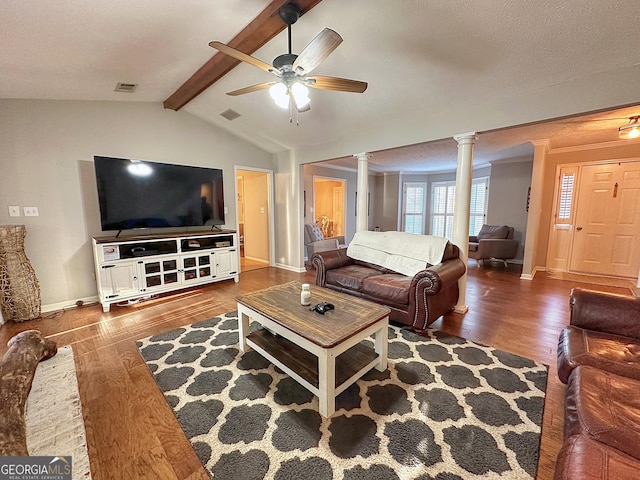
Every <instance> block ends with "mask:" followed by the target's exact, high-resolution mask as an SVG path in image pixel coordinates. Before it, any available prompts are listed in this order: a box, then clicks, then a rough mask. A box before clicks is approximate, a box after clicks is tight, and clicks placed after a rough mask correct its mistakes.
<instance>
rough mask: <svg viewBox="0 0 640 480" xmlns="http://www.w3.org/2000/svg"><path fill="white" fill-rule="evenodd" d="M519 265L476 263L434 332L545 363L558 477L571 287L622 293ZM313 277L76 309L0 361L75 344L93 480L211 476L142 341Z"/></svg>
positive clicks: (546, 452)
mask: <svg viewBox="0 0 640 480" xmlns="http://www.w3.org/2000/svg"><path fill="white" fill-rule="evenodd" d="M519 277H520V273H519V270H518V268H517V266H515V267H514V266H512V265H510V266H509V267H508V268H504V267H503V266H502V265H498V266H491V265H489V266H486V267H483V268H477V267H476V266H475V265H474V264H473V262H471V265H470V268H469V277H468V281H467V287H468V290H467V296H466V300H467V301H466V303H467V305H468V306H469V312H468V313H467V314H465V315H460V314H457V313H450V314H447V315H445V316H444V317H443V318H441V319H439V320H438V321H436V322H435V323H434V324H432V328H435V329H438V330H443V331H446V332H448V333H451V334H454V335H460V336H462V337H465V338H468V339H469V340H472V341H475V342H479V343H482V344H485V345H490V346H492V347H496V348H500V349H502V350H506V351H509V352H512V353H515V354H518V355H522V356H525V357H528V358H532V359H534V360H536V361H539V362H541V363H544V364H546V365H549V381H548V385H547V397H546V402H545V412H544V417H543V427H542V439H541V449H540V464H539V469H538V479H540V480H548V479H551V478H552V477H553V472H554V467H555V460H556V455H557V453H558V451H559V449H560V447H561V445H562V428H563V422H564V413H563V412H564V385H563V384H562V383H560V381H559V380H558V378H557V370H556V366H555V362H556V348H557V341H558V334H559V332H560V330H561V329H562V328H563V327H564V326H565V325H566V324H567V323H568V321H569V292H570V290H571V288H573V287H574V286H581V287H583V288H592V289H595V290H601V291H610V292H615V293H629V291H628V290H626V289H623V288H619V287H610V286H598V285H587V284H580V283H578V282H575V281H568V280H559V279H552V278H550V277H549V276H548V275H547V274H545V273H544V272H543V273H539V274H538V275H536V277H535V278H534V280H532V281H526V280H520V278H519ZM314 278H315V272H314V271H313V270H311V271H309V272H306V273H300V274H299V273H294V272H290V271H287V270H283V269H277V268H261V269H258V270H251V271H247V272H243V273H242V274H241V275H240V282H238V283H235V282H233V281H224V282H220V283H216V284H212V285H209V286H206V287H202V288H194V289H191V290H184V291H179V292H174V293H172V294H167V295H163V296H160V297H158V298H156V299H152V300H149V301H146V302H142V303H139V304H137V305H134V306H130V307H118V306H113V307H112V309H111V312H108V313H104V312H102V308H101V306H100V305H97V304H96V305H86V306H83V307H80V308H72V309H68V310H65V311H64V312H58V313H57V314H55V315H52V314H48V315H45V316H46V317H51V318H44V319H41V320H32V321H27V322H22V323H8V324H6V325H4V326H3V327H2V328H1V329H0V354H2V353H4V352H5V351H6V343H7V341H8V340H9V339H10V338H11V337H12V336H13V335H15V334H16V333H18V332H20V331H23V330H28V329H38V330H40V331H42V332H43V333H44V334H45V335H47V336H49V337H50V338H52V339H53V340H55V341H56V342H57V343H58V345H59V346H63V345H73V348H74V353H75V358H76V368H77V376H78V387H79V391H80V398H81V400H82V408H83V416H84V420H85V430H86V435H87V443H88V451H89V459H90V461H91V470H92V474H93V478H94V479H96V480H102V479H111V478H113V479H121V478H162V479H165V478H176V479H181V480H182V479H192V480H195V479H204V478H208V475H207V474H206V472H205V470H204V469H203V468H202V466H201V465H200V463H199V461H198V459H197V457H196V455H195V453H194V452H193V449H192V448H191V447H190V444H189V442H188V440H187V439H186V437H185V436H184V433H183V432H182V430H180V427H179V425H178V423H177V421H176V419H175V416H174V415H173V412H172V411H171V409H170V408H169V406H168V405H167V404H166V402H165V401H164V397H163V395H162V393H161V392H160V390H159V389H158V387H157V385H156V384H155V382H154V380H153V376H152V375H151V374H150V372H149V371H148V369H147V367H146V365H144V362H143V361H142V358H141V357H140V355H139V353H138V350H137V347H136V344H135V342H136V340H138V339H141V338H146V337H149V336H151V335H154V334H158V333H161V332H165V331H167V330H171V329H173V328H177V327H180V326H183V325H188V324H191V323H194V322H197V321H200V320H205V319H207V318H211V317H213V316H217V315H220V314H222V313H225V312H228V311H233V310H235V309H236V300H235V298H236V296H237V295H240V294H244V293H249V292H252V291H255V290H258V289H260V288H264V287H267V286H271V285H275V284H279V283H285V282H289V281H293V280H295V281H301V282H313V281H314Z"/></svg>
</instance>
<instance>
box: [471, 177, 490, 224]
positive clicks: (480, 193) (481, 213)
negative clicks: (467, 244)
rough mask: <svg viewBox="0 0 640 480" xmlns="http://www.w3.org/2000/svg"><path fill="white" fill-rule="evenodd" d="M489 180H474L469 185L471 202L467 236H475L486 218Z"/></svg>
mask: <svg viewBox="0 0 640 480" xmlns="http://www.w3.org/2000/svg"><path fill="white" fill-rule="evenodd" d="M488 191H489V178H488V177H483V178H474V179H473V181H472V183H471V199H470V200H471V201H470V205H469V207H470V208H469V235H477V234H478V233H479V232H480V229H481V228H482V224H483V223H485V218H486V216H487V200H488V197H489V196H488V195H487V192H488Z"/></svg>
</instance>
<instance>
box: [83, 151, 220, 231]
mask: <svg viewBox="0 0 640 480" xmlns="http://www.w3.org/2000/svg"><path fill="white" fill-rule="evenodd" d="M93 161H94V166H95V172H96V183H97V186H98V201H99V204H100V221H101V224H102V230H103V231H106V230H125V229H132V228H166V227H191V226H205V225H211V226H214V225H215V226H217V225H224V190H223V176H222V170H220V169H218V168H204V167H191V166H186V165H173V164H168V163H158V162H146V161H140V160H129V159H125V158H111V157H99V156H95V157H93ZM212 228H213V227H212Z"/></svg>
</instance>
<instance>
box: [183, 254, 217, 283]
mask: <svg viewBox="0 0 640 480" xmlns="http://www.w3.org/2000/svg"><path fill="white" fill-rule="evenodd" d="M213 260H214V259H213V254H212V253H210V252H193V253H190V254H188V255H185V254H183V255H182V256H181V257H180V261H181V263H182V274H183V282H184V284H185V285H188V284H190V283H203V282H206V281H210V280H211V279H212V278H214V277H215V265H214V262H213Z"/></svg>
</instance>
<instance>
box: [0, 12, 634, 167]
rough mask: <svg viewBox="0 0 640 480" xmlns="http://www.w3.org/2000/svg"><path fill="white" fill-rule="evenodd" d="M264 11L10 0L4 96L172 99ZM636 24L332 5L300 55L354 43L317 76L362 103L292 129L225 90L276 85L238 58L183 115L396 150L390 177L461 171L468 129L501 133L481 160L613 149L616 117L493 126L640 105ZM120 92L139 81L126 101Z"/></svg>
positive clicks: (263, 107)
mask: <svg viewBox="0 0 640 480" xmlns="http://www.w3.org/2000/svg"><path fill="white" fill-rule="evenodd" d="M268 3H269V2H268V1H267V0H225V1H224V2H222V1H218V2H212V1H210V0H181V1H180V2H176V1H174V0H154V1H153V2H152V1H130V0H109V1H106V0H92V1H91V2H87V1H83V0H67V1H64V2H59V1H53V0H3V1H2V2H0V18H2V28H1V29H0V42H1V43H2V45H3V48H2V49H1V50H0V97H1V98H33V99H74V100H113V101H142V102H158V103H161V102H163V101H164V100H165V99H167V98H168V97H169V96H170V95H171V94H172V93H173V92H174V91H175V90H176V89H177V88H178V87H179V86H180V85H182V83H183V82H184V81H185V80H186V79H187V78H189V77H190V76H191V75H192V74H193V73H194V72H195V71H196V70H197V69H198V68H199V67H200V66H201V65H202V64H204V62H205V61H207V60H208V59H209V58H210V57H211V56H212V55H213V54H214V53H215V51H214V50H213V49H211V48H210V47H209V46H208V43H209V42H210V41H211V40H219V41H222V42H228V41H229V40H230V39H231V38H233V37H234V36H235V34H237V33H238V32H239V31H240V30H242V28H244V26H245V25H246V24H247V23H249V22H250V21H251V19H253V18H254V17H255V16H256V15H257V14H258V12H260V11H261V10H262V9H263V8H264V7H265V6H266V5H267V4H268ZM639 20H640V18H639V17H638V9H637V2H636V1H635V0H569V1H564V2H558V1H557V0H538V1H536V2H522V1H521V0H478V1H475V2H468V1H465V0H430V1H426V0H414V1H409V0H403V1H396V2H391V1H389V0H349V1H344V0H323V1H322V2H321V3H320V4H319V5H317V6H316V7H314V8H313V9H312V10H311V11H309V12H308V13H307V14H305V15H304V16H303V17H302V18H301V19H300V20H299V21H298V22H297V23H296V24H295V25H294V26H293V50H294V52H299V51H300V50H301V49H302V48H303V47H304V46H305V45H306V44H307V43H308V42H309V41H310V40H311V39H312V38H313V37H314V36H315V35H316V34H317V33H318V32H320V31H321V30H322V29H323V28H324V27H330V28H333V29H334V30H336V31H337V32H339V33H340V34H341V35H342V37H343V38H344V42H343V43H342V44H341V45H340V46H339V47H338V48H337V49H336V50H335V51H334V52H333V53H332V54H331V55H330V56H329V57H328V58H327V59H326V60H325V61H324V62H323V63H322V64H321V65H320V66H319V67H318V68H317V69H316V70H315V72H314V73H317V74H319V75H329V76H342V77H346V78H353V79H356V80H364V81H367V82H369V88H368V89H367V91H366V92H365V93H363V94H350V93H341V92H327V91H320V90H313V91H312V92H311V111H310V112H307V113H304V114H301V115H300V117H299V125H298V126H296V124H295V121H294V123H289V117H288V114H287V112H285V111H283V110H280V109H278V108H277V107H276V106H275V105H274V104H273V103H272V101H271V99H270V98H269V95H268V93H267V92H266V91H260V92H255V93H251V94H247V95H243V96H239V97H230V96H227V95H225V93H226V92H228V91H231V90H235V89H237V88H241V87H245V86H248V85H252V84H255V83H260V82H263V81H268V80H270V76H269V74H268V73H266V72H263V71H261V70H259V69H257V68H254V67H252V66H250V65H246V64H242V65H240V66H238V67H237V68H235V69H234V70H233V71H232V72H231V73H229V74H228V75H227V76H225V77H223V78H222V79H221V80H220V81H219V82H217V83H216V84H214V85H213V86H211V87H210V88H209V89H207V90H206V91H205V92H203V93H202V94H201V95H200V96H199V97H197V98H196V99H195V100H193V101H192V102H191V103H189V104H188V105H187V106H186V107H184V110H186V111H187V112H190V113H192V114H194V115H197V116H199V117H201V118H203V119H204V120H206V121H208V122H210V123H212V124H215V125H218V126H220V127H221V128H224V129H227V130H229V131H230V132H232V133H234V134H236V135H238V136H240V137H242V138H246V139H248V140H249V141H251V142H253V143H255V144H257V145H259V146H261V147H263V148H265V149H267V150H269V151H280V150H285V149H290V150H293V151H294V152H295V153H296V155H297V157H298V158H299V160H300V161H302V162H309V161H318V160H325V159H335V158H341V157H345V156H348V155H351V154H353V153H357V152H361V151H371V152H380V151H386V152H387V153H379V154H378V153H376V154H375V155H374V157H373V158H372V164H374V165H375V163H376V162H379V164H380V167H379V168H380V170H381V171H382V170H384V169H391V168H392V169H393V170H394V171H398V170H400V171H402V170H406V171H410V170H420V171H438V170H443V169H447V168H450V166H449V167H448V166H447V165H450V163H449V164H441V162H442V161H445V162H447V161H448V162H450V152H451V147H453V149H454V152H455V142H453V141H452V140H450V138H451V136H452V135H454V134H457V133H463V132H468V131H478V132H493V133H481V135H480V139H479V141H478V143H477V148H476V152H477V158H478V161H479V162H481V161H485V160H483V159H485V158H486V161H489V160H497V159H499V158H509V157H513V156H519V155H521V154H523V153H526V152H527V151H529V152H530V151H531V145H530V144H528V143H527V142H528V141H529V140H531V139H535V138H551V143H552V144H557V145H569V144H576V143H584V142H592V141H602V139H605V141H606V140H608V139H609V137H608V136H607V135H609V134H611V132H613V134H612V135H614V136H615V129H617V126H619V125H618V123H619V121H615V123H611V124H610V125H607V126H606V127H605V124H606V122H603V121H597V122H591V123H589V124H585V126H576V125H578V124H573V125H572V127H573V128H578V129H579V131H580V133H579V134H577V135H576V134H574V133H570V134H569V135H566V134H565V133H562V131H563V130H562V129H564V128H566V125H565V124H560V126H559V128H560V129H561V130H559V131H557V130H555V127H554V129H551V127H549V126H547V127H543V126H540V125H537V126H528V127H525V129H515V130H501V131H499V132H494V130H497V129H502V128H505V127H510V126H513V125H522V124H530V123H531V122H539V121H542V120H548V119H551V118H556V117H564V116H568V115H575V114H579V113H584V112H591V111H602V110H605V109H609V108H614V107H618V106H622V105H633V104H638V103H639V102H640V82H638V78H640V49H638V48H620V46H621V45H631V46H634V45H635V46H637V45H640V29H638V21H639ZM286 45H287V40H286V32H283V33H282V34H280V35H278V36H276V37H275V38H274V39H273V40H271V41H270V42H268V43H267V44H266V45H265V46H264V47H262V48H261V49H259V50H258V51H257V52H255V53H254V56H255V57H257V58H259V59H261V60H264V61H266V62H271V61H272V59H273V58H274V57H276V56H277V55H279V54H280V53H283V52H285V51H286ZM117 82H127V83H137V84H139V86H138V88H137V89H136V91H135V93H116V92H114V91H113V90H114V88H115V85H116V83H117ZM227 109H233V110H235V111H237V112H238V113H240V115H241V116H240V117H239V118H237V119H235V120H233V121H228V120H226V119H224V118H223V117H221V116H220V113H222V112H224V111H225V110H227ZM171 113H172V112H167V114H171ZM632 113H635V114H638V113H639V112H638V109H635V110H633V111H632ZM628 114H629V112H628V111H625V112H624V115H618V114H613V116H616V117H617V116H626V115H628ZM598 115H599V116H600V117H605V114H604V113H602V112H601V113H599V114H598ZM591 133H594V134H595V135H596V136H593V137H592V136H591ZM508 136H510V137H511V138H510V139H508V138H507V137H508ZM541 136H542V137H541ZM605 137H606V138H605ZM441 139H446V140H441ZM598 139H601V140H598ZM425 144H426V145H425ZM405 145H419V146H418V147H415V148H411V149H407V150H403V156H405V157H407V163H406V164H399V163H396V165H395V166H393V167H389V166H386V167H385V166H383V165H384V164H385V163H388V160H386V161H383V159H384V158H385V155H386V156H387V158H391V156H390V154H389V153H390V152H394V153H396V155H394V157H395V158H396V161H397V160H398V159H399V158H400V156H401V155H400V153H398V152H397V148H398V147H401V146H405ZM445 157H446V158H445ZM443 159H444V160H443ZM447 159H449V160H447Z"/></svg>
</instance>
